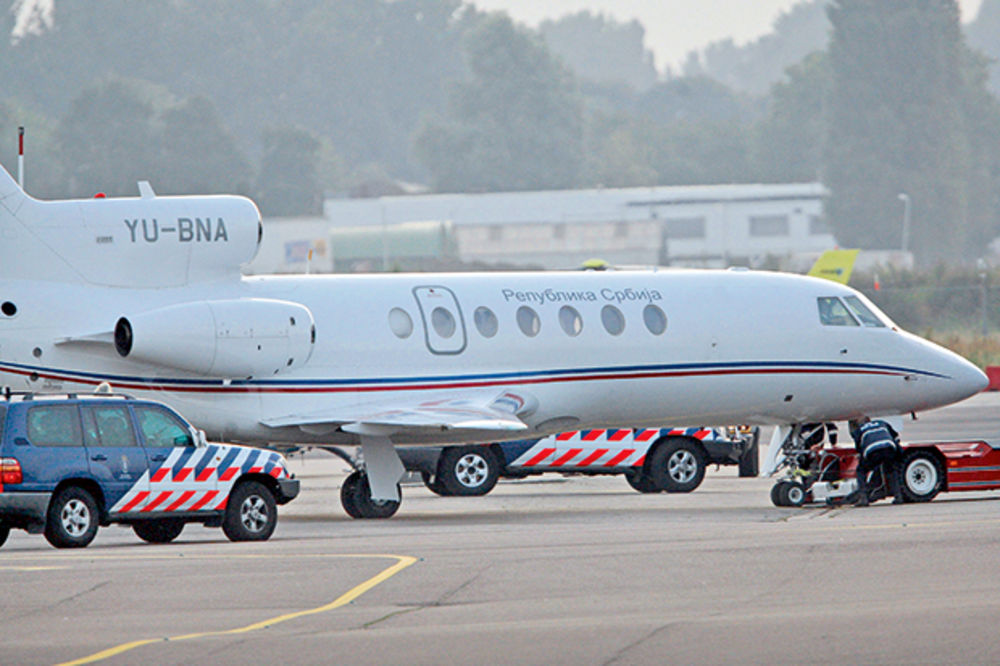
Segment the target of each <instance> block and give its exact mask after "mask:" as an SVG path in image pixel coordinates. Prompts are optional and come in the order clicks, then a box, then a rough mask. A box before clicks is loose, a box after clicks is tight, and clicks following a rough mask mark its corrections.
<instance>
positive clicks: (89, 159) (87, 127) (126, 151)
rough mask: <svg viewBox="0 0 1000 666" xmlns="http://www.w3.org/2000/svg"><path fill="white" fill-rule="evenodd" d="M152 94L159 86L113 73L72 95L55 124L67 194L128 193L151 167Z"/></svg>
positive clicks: (154, 140)
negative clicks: (65, 110)
mask: <svg viewBox="0 0 1000 666" xmlns="http://www.w3.org/2000/svg"><path fill="white" fill-rule="evenodd" d="M158 94H162V91H159V90H155V89H153V88H151V87H149V86H148V85H144V84H142V83H139V82H135V81H123V80H120V79H116V80H111V81H107V82H105V83H101V84H98V85H96V86H93V87H90V88H87V89H85V90H84V91H83V92H82V93H80V95H79V96H78V97H77V98H76V99H74V100H73V102H72V103H71V105H70V109H69V111H68V112H67V113H66V115H65V116H63V118H62V120H60V121H59V125H58V128H57V130H56V143H57V146H58V150H59V152H60V154H61V156H62V159H63V168H64V172H65V174H66V180H67V182H68V187H67V189H68V190H69V193H70V194H71V195H73V196H90V195H92V194H94V193H95V192H98V191H101V192H105V193H107V194H109V195H118V196H121V195H126V194H128V195H134V194H135V193H136V185H135V184H136V181H137V180H145V179H148V178H150V176H151V175H152V174H154V173H156V161H157V156H158V155H159V142H158V137H157V132H156V129H155V127H154V124H153V121H154V116H155V113H156V112H155V103H156V102H155V99H156V97H157V95H158Z"/></svg>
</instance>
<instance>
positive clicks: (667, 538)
mask: <svg viewBox="0 0 1000 666" xmlns="http://www.w3.org/2000/svg"><path fill="white" fill-rule="evenodd" d="M966 437H976V438H983V439H995V440H997V441H1000V394H996V393H993V394H984V395H981V396H978V397H976V398H973V399H972V400H969V401H967V402H965V403H963V404H961V405H957V406H954V407H951V408H947V409H944V410H939V411H937V412H929V413H927V414H924V415H921V418H920V419H919V420H918V421H916V422H914V423H908V425H907V428H906V431H905V432H904V438H905V439H938V438H944V439H947V438H956V439H957V438H966ZM765 441H766V440H765ZM292 469H293V471H294V472H295V473H296V474H297V475H298V476H299V478H301V479H302V481H303V492H302V495H301V496H300V497H299V498H298V499H296V500H295V501H294V502H292V503H291V504H289V505H287V506H286V507H282V511H281V519H280V521H279V524H278V529H277V531H276V533H275V535H274V537H273V538H272V539H271V540H270V541H268V542H266V543H261V544H245V543H244V544H234V543H229V542H228V541H226V540H225V538H224V537H223V535H222V533H221V530H217V529H208V528H204V527H201V526H189V527H188V528H187V529H186V530H185V532H184V533H183V534H182V535H181V537H180V538H179V539H178V541H177V542H175V543H173V544H169V545H164V546H154V545H149V544H145V543H143V542H141V541H139V539H138V538H137V537H135V536H134V535H133V534H132V532H131V531H130V530H128V529H126V528H121V527H110V528H105V529H103V530H101V532H100V533H99V534H98V537H97V539H96V540H95V542H94V543H93V544H92V545H91V546H90V547H89V548H87V549H86V550H83V551H58V550H55V549H52V548H50V547H49V546H48V544H47V542H45V541H44V539H43V538H42V537H40V536H31V535H27V534H25V533H23V532H15V533H12V535H11V537H10V539H9V541H8V542H7V544H6V545H5V546H4V547H3V549H2V550H0V599H2V600H0V620H2V625H0V626H2V639H0V663H2V664H5V665H11V664H53V663H63V662H76V663H103V664H133V663H149V664H195V663H198V664H201V663H212V664H245V663H296V664H340V663H350V664H404V663H405V664H453V663H463V664H467V663H479V664H482V663H512V662H517V663H533V664H543V663H544V664H551V663H556V662H563V663H577V664H653V663H656V664H660V663H676V664H683V663H734V662H740V663H751V664H755V663H767V664H782V663H796V664H803V663H805V664H810V663H824V664H825V663H839V662H846V663H862V664H867V663H908V664H914V663H962V664H968V663H982V664H987V663H989V664H993V663H998V662H1000V637H998V635H997V630H996V627H997V624H998V622H1000V575H998V574H997V573H996V572H994V571H993V566H994V565H996V564H997V561H998V560H996V559H994V558H996V557H997V554H998V553H1000V502H998V500H1000V493H956V494H952V495H941V496H939V497H938V499H936V500H935V501H933V502H931V503H928V504H908V505H902V506H900V505H891V504H889V503H887V502H879V503H876V504H874V505H872V506H871V507H868V508H864V509H861V508H853V507H851V508H837V509H831V508H825V507H823V508H820V507H816V508H801V509H786V508H777V507H774V506H772V505H771V503H770V500H769V490H770V487H771V484H772V480H769V479H740V478H738V477H737V474H736V470H735V468H723V469H721V470H718V471H716V470H712V471H710V472H709V474H708V476H707V477H706V480H705V482H704V483H703V485H702V486H701V488H699V489H698V490H697V491H695V492H694V493H691V494H688V495H667V494H662V495H641V494H639V493H636V492H635V491H633V490H631V488H629V487H628V485H627V484H626V482H625V480H624V479H622V478H620V477H601V478H585V477H577V478H563V477H560V476H552V475H550V476H546V477H540V478H536V479H534V480H533V479H527V480H524V481H517V482H502V483H501V484H499V485H498V486H497V488H496V489H495V490H494V491H493V492H492V493H491V494H490V495H488V496H486V497H481V498H441V497H437V496H436V495H433V494H431V493H430V492H429V491H427V490H426V489H424V488H423V487H422V486H409V487H406V488H404V497H405V499H404V502H403V505H402V507H401V509H400V511H399V513H398V514H397V515H396V517H394V518H392V519H390V520H386V521H357V520H351V519H350V518H348V517H347V516H346V515H345V514H344V512H343V510H342V509H341V507H340V502H339V494H338V489H339V486H340V483H341V481H342V480H343V478H344V472H345V465H344V464H343V463H342V462H340V461H339V460H338V459H336V458H333V457H332V456H328V455H327V454H320V453H313V454H308V455H307V456H305V457H304V458H294V459H293V461H292Z"/></svg>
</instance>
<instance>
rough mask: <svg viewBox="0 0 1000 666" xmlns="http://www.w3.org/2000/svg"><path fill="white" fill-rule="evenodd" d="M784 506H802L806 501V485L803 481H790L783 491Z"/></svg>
mask: <svg viewBox="0 0 1000 666" xmlns="http://www.w3.org/2000/svg"><path fill="white" fill-rule="evenodd" d="M781 495H782V499H783V500H784V505H783V506H802V505H803V504H805V502H806V487H805V486H803V485H802V484H801V483H796V482H794V481H793V482H788V483H786V484H785V486H784V488H783V489H782V491H781Z"/></svg>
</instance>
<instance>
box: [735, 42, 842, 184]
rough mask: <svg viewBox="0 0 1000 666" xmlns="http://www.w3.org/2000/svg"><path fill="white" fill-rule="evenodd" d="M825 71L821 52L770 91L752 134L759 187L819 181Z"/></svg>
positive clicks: (827, 87)
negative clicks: (765, 184)
mask: <svg viewBox="0 0 1000 666" xmlns="http://www.w3.org/2000/svg"><path fill="white" fill-rule="evenodd" d="M829 94H830V67H829V59H828V57H827V54H826V52H825V51H817V52H816V53H813V54H811V55H809V56H807V57H806V58H805V59H804V60H803V61H802V62H800V63H799V64H797V65H795V66H793V67H789V68H788V71H787V72H786V79H785V80H784V81H780V82H778V83H776V84H775V85H774V86H772V88H771V94H770V97H769V98H768V109H767V114H766V115H765V116H764V118H762V119H761V120H760V121H759V122H758V123H757V125H756V128H755V131H754V134H753V162H754V169H755V172H756V173H757V174H758V175H759V177H760V179H761V181H763V182H774V183H782V182H785V183H787V182H808V181H815V180H817V179H819V177H820V171H821V166H822V161H823V143H824V139H825V137H826V125H827V118H826V98H827V96H828V95H829Z"/></svg>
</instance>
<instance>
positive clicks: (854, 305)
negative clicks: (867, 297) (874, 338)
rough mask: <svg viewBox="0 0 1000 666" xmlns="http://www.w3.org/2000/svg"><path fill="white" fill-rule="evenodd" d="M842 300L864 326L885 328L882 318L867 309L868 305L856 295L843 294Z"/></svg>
mask: <svg viewBox="0 0 1000 666" xmlns="http://www.w3.org/2000/svg"><path fill="white" fill-rule="evenodd" d="M844 302H845V303H847V307H849V308H850V309H851V312H853V313H854V315H855V316H856V317H857V318H858V319H860V320H861V323H862V324H864V325H865V326H871V327H874V328H885V324H884V323H882V320H880V319H879V318H878V317H877V316H876V315H875V313H874V312H872V311H871V310H869V309H868V306H867V305H865V304H864V303H863V302H862V301H861V299H860V298H858V297H857V296H845V297H844Z"/></svg>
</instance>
